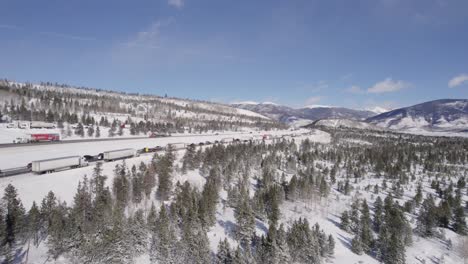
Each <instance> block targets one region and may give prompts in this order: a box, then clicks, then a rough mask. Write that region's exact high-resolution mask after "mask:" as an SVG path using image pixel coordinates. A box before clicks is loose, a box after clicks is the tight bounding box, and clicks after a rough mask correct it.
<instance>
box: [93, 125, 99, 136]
mask: <svg viewBox="0 0 468 264" xmlns="http://www.w3.org/2000/svg"><path fill="white" fill-rule="evenodd" d="M94 136H95V137H97V138H100V137H101V129H100V128H99V126H98V127H96V133H95V134H94Z"/></svg>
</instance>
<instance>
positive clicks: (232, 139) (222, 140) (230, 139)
mask: <svg viewBox="0 0 468 264" xmlns="http://www.w3.org/2000/svg"><path fill="white" fill-rule="evenodd" d="M233 141H234V138H223V139H221V143H231V142H233Z"/></svg>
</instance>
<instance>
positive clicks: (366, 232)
mask: <svg viewBox="0 0 468 264" xmlns="http://www.w3.org/2000/svg"><path fill="white" fill-rule="evenodd" d="M359 223H360V229H359V231H360V236H361V242H362V246H363V250H364V252H367V253H369V252H370V251H371V249H372V247H373V244H374V237H373V235H372V230H371V218H370V213H369V207H368V205H367V202H366V200H364V201H363V202H362V204H361V218H360V221H359Z"/></svg>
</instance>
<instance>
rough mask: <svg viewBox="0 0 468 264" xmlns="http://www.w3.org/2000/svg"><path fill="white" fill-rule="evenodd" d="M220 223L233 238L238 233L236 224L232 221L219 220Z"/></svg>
mask: <svg viewBox="0 0 468 264" xmlns="http://www.w3.org/2000/svg"><path fill="white" fill-rule="evenodd" d="M218 224H219V225H220V226H222V227H223V228H224V232H225V233H226V234H227V235H228V236H229V237H230V238H232V239H235V234H236V224H234V223H233V222H232V221H230V220H228V221H223V220H218Z"/></svg>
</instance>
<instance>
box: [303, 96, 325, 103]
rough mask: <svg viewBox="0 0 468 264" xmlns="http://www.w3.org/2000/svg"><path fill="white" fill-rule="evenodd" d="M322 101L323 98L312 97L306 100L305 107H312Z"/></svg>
mask: <svg viewBox="0 0 468 264" xmlns="http://www.w3.org/2000/svg"><path fill="white" fill-rule="evenodd" d="M322 99H323V96H312V97H309V98H307V100H306V101H305V105H314V104H317V103H318V102H320V101H321V100H322Z"/></svg>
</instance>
